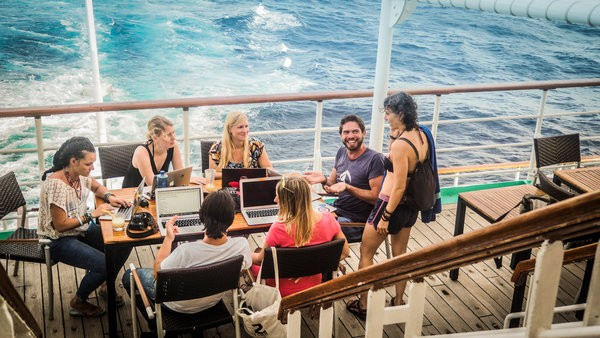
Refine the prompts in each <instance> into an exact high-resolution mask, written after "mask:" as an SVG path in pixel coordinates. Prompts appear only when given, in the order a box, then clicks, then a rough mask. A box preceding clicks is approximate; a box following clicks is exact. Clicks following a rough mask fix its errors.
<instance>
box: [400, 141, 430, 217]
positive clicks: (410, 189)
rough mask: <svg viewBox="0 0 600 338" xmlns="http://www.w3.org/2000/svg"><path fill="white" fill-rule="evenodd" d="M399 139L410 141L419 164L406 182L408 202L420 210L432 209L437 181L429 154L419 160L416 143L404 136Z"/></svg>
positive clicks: (406, 198)
mask: <svg viewBox="0 0 600 338" xmlns="http://www.w3.org/2000/svg"><path fill="white" fill-rule="evenodd" d="M399 140H403V141H405V142H406V143H408V144H409V145H410V146H411V147H412V148H413V150H414V151H415V154H416V155H417V166H416V167H415V171H414V172H413V173H412V175H411V176H410V179H409V180H408V183H407V184H406V191H405V193H404V195H405V200H406V203H407V204H408V205H410V206H412V207H414V208H415V209H417V210H419V211H427V210H430V209H431V208H433V206H434V205H435V188H436V182H435V176H434V175H433V168H432V167H431V161H430V160H429V154H427V157H426V158H425V160H423V162H419V151H418V150H417V148H416V147H415V145H414V144H413V143H412V142H410V141H409V140H408V139H406V138H404V137H401V138H399Z"/></svg>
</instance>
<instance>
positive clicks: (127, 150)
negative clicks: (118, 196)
mask: <svg viewBox="0 0 600 338" xmlns="http://www.w3.org/2000/svg"><path fill="white" fill-rule="evenodd" d="M138 146H139V144H124V145H118V146H106V147H98V156H99V157H100V170H101V173H102V179H103V180H104V183H105V184H106V180H107V179H109V178H115V177H123V176H125V174H126V173H127V169H129V165H130V164H131V158H132V157H133V153H134V152H135V149H136V148H137V147H138Z"/></svg>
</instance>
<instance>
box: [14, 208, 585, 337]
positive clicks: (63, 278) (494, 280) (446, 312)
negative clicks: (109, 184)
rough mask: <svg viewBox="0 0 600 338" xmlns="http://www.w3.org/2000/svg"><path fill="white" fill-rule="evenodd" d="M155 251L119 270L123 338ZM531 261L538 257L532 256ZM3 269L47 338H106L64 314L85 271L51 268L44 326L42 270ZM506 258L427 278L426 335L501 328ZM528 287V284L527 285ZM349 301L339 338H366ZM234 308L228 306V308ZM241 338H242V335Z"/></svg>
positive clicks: (564, 282)
mask: <svg viewBox="0 0 600 338" xmlns="http://www.w3.org/2000/svg"><path fill="white" fill-rule="evenodd" d="M454 208H455V205H451V206H444V210H443V211H442V213H440V214H439V215H438V217H437V221H436V222H432V223H429V224H424V223H421V222H420V221H419V222H417V224H416V225H415V226H414V228H413V230H412V231H411V238H410V240H409V243H408V250H409V251H414V250H418V249H420V248H423V247H425V246H428V245H431V244H435V243H439V242H441V241H443V240H445V239H448V238H451V237H452V234H453V232H454V219H455V217H456V214H455V209H454ZM488 225H489V223H488V222H486V221H485V220H483V219H482V218H481V217H480V216H478V215H477V214H475V213H474V212H470V211H467V214H466V223H465V232H467V231H473V230H475V229H479V228H481V227H485V226H488ZM248 241H249V243H250V247H251V249H252V250H254V248H257V247H260V246H262V244H263V243H264V234H262V233H261V234H255V235H252V236H250V237H248ZM159 247H160V245H150V246H142V247H136V248H134V249H133V250H132V253H131V255H130V256H129V258H128V260H127V263H126V266H125V267H124V268H123V269H121V270H120V271H119V274H118V277H117V284H116V287H117V293H118V294H120V295H122V296H123V298H124V300H125V305H124V306H123V307H121V308H119V309H118V314H117V324H118V332H119V334H120V335H121V336H122V337H127V338H129V337H133V329H132V319H131V313H130V299H129V297H128V296H127V293H126V292H125V290H124V289H123V285H122V283H121V277H122V276H123V273H124V272H125V269H127V268H129V263H133V264H134V265H136V266H137V267H145V268H152V264H153V262H154V258H155V256H156V252H157V251H158V248H159ZM534 255H535V250H534ZM359 256H360V244H359V243H351V244H350V257H348V258H346V259H345V260H344V264H345V265H346V267H347V271H348V273H350V272H352V271H355V270H356V269H357V268H358V261H359ZM385 259H386V255H385V248H384V246H383V245H382V246H381V247H380V248H379V250H378V252H377V253H376V255H375V261H376V262H381V261H383V260H385ZM4 262H5V264H7V271H9V274H10V278H11V281H12V282H13V284H14V285H15V287H16V289H17V290H18V291H19V293H20V294H21V295H22V296H23V298H24V300H25V303H26V305H27V306H28V307H29V309H30V310H31V311H32V313H33V315H34V317H35V319H36V320H37V322H38V323H39V324H40V326H41V327H42V329H43V330H44V334H45V337H48V338H53V337H69V338H70V337H83V336H85V337H91V338H96V337H106V336H107V332H108V321H107V316H106V315H104V316H101V317H99V318H85V319H82V318H76V317H71V316H70V315H69V300H70V299H71V298H72V297H73V295H74V294H75V291H76V289H77V285H78V282H79V281H80V280H81V278H82V276H83V274H84V271H83V270H81V269H77V268H73V267H70V266H67V265H65V264H62V263H59V264H57V265H55V266H54V267H53V274H54V289H55V295H54V301H55V305H54V316H55V318H54V320H49V319H48V306H49V304H48V294H47V290H46V282H45V281H46V270H45V267H44V266H42V265H41V264H37V263H24V264H22V265H21V268H20V270H19V275H18V276H16V277H13V276H12V269H13V266H14V262H13V261H8V262H7V261H4ZM509 262H510V255H507V256H504V257H503V265H502V267H501V268H500V269H496V267H495V263H494V262H493V261H492V260H486V261H482V262H478V263H475V264H472V265H468V266H464V267H461V268H460V270H461V273H460V276H459V278H458V280H457V281H452V280H450V278H449V275H448V271H443V272H441V273H437V274H435V275H431V276H428V277H427V278H425V282H426V284H427V292H426V301H425V313H424V318H423V331H422V333H423V335H432V334H443V333H454V332H470V331H476V330H489V329H498V328H501V327H502V323H503V320H504V317H505V316H506V314H507V313H508V311H509V309H510V304H511V299H512V292H513V284H512V283H511V282H510V279H511V276H512V270H511V269H510V268H509V267H508V264H509ZM584 268H585V263H584V262H579V263H573V264H569V265H567V266H565V267H564V268H563V273H562V275H561V282H560V288H559V291H558V299H557V305H567V304H573V299H575V297H576V296H577V292H578V287H579V285H580V284H581V278H582V276H583V271H584ZM527 283H529V281H528V282H527ZM386 290H387V293H388V295H386V301H387V302H389V301H390V299H391V297H392V296H394V288H393V287H388V288H386ZM352 299H354V297H348V298H346V299H344V300H341V301H337V302H335V304H334V307H335V314H336V326H337V330H338V333H339V336H340V337H363V336H364V330H365V326H364V322H363V321H361V320H359V319H357V318H356V317H354V316H353V315H352V314H350V313H349V312H348V311H347V310H346V309H345V304H346V303H347V302H348V301H349V300H352ZM90 302H94V303H97V304H99V305H100V306H102V307H104V308H106V300H105V299H103V298H102V297H99V296H98V294H97V292H95V293H93V294H92V295H91V296H90ZM229 306H230V307H231V306H232V305H231V304H229ZM140 319H141V320H138V328H139V330H141V331H147V330H148V326H147V324H146V323H145V320H144V319H143V318H141V317H140ZM575 320H576V318H575V316H574V314H572V313H566V314H560V315H556V316H555V322H557V323H562V322H568V321H575ZM403 329H404V325H398V324H394V325H386V326H385V330H384V336H385V337H401V336H402V335H403ZM301 330H302V337H315V336H316V335H317V334H318V319H314V320H313V319H311V318H310V315H309V314H308V311H307V310H303V313H302V328H301ZM233 335H234V331H233V326H232V325H224V326H221V327H219V328H216V329H211V330H207V331H205V337H231V336H233ZM242 335H243V336H244V337H247V335H245V333H244V332H243V328H242Z"/></svg>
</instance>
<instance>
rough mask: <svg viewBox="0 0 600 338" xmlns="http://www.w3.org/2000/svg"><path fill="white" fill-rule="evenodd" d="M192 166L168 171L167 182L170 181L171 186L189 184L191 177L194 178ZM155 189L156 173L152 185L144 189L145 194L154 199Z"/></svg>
mask: <svg viewBox="0 0 600 338" xmlns="http://www.w3.org/2000/svg"><path fill="white" fill-rule="evenodd" d="M192 168H193V167H185V168H181V169H177V170H172V171H169V172H167V182H168V183H169V187H181V186H185V185H189V184H190V179H191V178H192ZM155 190H156V175H154V179H153V180H152V186H151V187H147V188H145V189H144V194H145V195H146V196H147V197H148V198H150V199H153V198H154V192H155Z"/></svg>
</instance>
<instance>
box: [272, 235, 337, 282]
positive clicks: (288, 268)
mask: <svg viewBox="0 0 600 338" xmlns="http://www.w3.org/2000/svg"><path fill="white" fill-rule="evenodd" d="M344 242H345V240H344V239H334V240H333V241H331V242H327V243H322V244H317V245H310V246H303V247H300V248H277V261H278V262H279V264H278V265H277V266H278V269H279V278H297V277H303V276H312V275H316V274H318V273H323V274H328V273H331V272H335V271H337V269H338V266H339V263H340V256H341V255H342V250H343V248H344ZM261 271H262V272H261V278H275V269H274V267H273V254H272V251H271V248H267V249H265V256H264V258H263V262H262V270H261Z"/></svg>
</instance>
